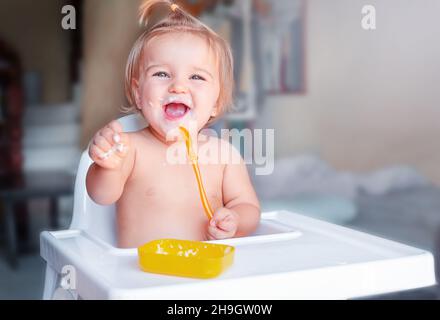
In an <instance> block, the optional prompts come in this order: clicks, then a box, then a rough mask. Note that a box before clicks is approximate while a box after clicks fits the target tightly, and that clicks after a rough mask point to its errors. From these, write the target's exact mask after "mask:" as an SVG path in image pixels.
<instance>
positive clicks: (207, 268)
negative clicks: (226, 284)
mask: <svg viewBox="0 0 440 320" xmlns="http://www.w3.org/2000/svg"><path fill="white" fill-rule="evenodd" d="M234 251H235V248H234V247H232V246H227V245H223V244H212V243H204V242H200V241H189V240H177V239H159V240H154V241H151V242H148V243H146V244H144V245H142V246H141V247H139V248H138V256H139V265H140V267H141V269H142V270H144V271H146V272H151V273H159V274H166V275H174V276H180V277H190V278H202V279H207V278H214V277H217V276H218V275H220V274H221V273H222V272H223V271H225V270H226V269H227V268H228V267H229V266H230V265H232V262H233V260H234Z"/></svg>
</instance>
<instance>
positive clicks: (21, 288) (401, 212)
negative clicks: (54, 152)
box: [0, 188, 440, 299]
mask: <svg viewBox="0 0 440 320" xmlns="http://www.w3.org/2000/svg"><path fill="white" fill-rule="evenodd" d="M357 204H358V207H359V214H358V216H357V218H356V219H355V220H353V221H352V222H351V223H350V224H349V225H348V227H350V228H354V229H357V230H360V231H365V232H369V233H373V234H376V235H378V236H382V237H385V238H388V239H391V240H396V241H399V242H403V243H407V244H409V245H413V246H416V247H420V248H423V249H427V250H430V251H431V252H437V251H438V250H437V248H439V247H440V246H439V245H440V242H437V240H436V239H437V238H438V235H439V232H438V231H439V230H440V229H439V228H440V214H439V212H440V189H437V188H418V189H416V190H406V191H400V192H396V193H393V194H389V195H386V196H369V195H361V196H360V197H358V199H357ZM60 207H61V215H60V224H61V226H62V228H67V226H68V225H69V222H70V213H71V212H72V211H71V199H69V198H67V199H64V200H63V201H62V203H61V205H60ZM46 209H47V204H46V203H45V202H44V201H35V202H33V203H32V204H31V212H30V213H31V214H30V218H31V225H32V232H31V241H30V242H31V243H33V244H34V245H33V246H31V248H30V249H29V250H28V252H24V253H22V254H21V255H20V267H19V269H18V270H15V271H13V270H11V269H10V267H9V265H8V264H7V262H6V259H5V248H4V239H1V238H0V299H40V298H41V296H42V292H43V284H44V267H45V265H44V262H43V260H42V259H41V258H40V256H39V252H38V243H39V240H38V237H39V233H40V232H41V231H43V230H45V229H46V228H47V226H48V224H49V220H48V216H47V215H46V214H41V212H43V213H44V212H46ZM438 240H440V239H438ZM368 299H440V289H439V287H438V286H436V287H430V288H424V289H418V290H412V291H407V292H399V293H393V294H387V295H381V296H375V297H368Z"/></svg>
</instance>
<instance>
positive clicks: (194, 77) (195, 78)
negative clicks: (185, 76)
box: [191, 74, 205, 81]
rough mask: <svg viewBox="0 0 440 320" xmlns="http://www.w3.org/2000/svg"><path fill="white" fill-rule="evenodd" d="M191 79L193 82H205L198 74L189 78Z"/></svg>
mask: <svg viewBox="0 0 440 320" xmlns="http://www.w3.org/2000/svg"><path fill="white" fill-rule="evenodd" d="M191 79H194V80H203V81H205V78H203V77H201V76H199V75H198V74H195V75H193V76H192V77H191Z"/></svg>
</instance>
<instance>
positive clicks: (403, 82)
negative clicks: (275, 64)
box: [262, 0, 440, 184]
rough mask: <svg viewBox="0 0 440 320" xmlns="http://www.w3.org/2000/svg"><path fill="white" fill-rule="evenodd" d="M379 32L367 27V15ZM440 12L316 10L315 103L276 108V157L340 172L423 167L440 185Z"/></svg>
mask: <svg viewBox="0 0 440 320" xmlns="http://www.w3.org/2000/svg"><path fill="white" fill-rule="evenodd" d="M364 4H372V5H374V6H375V7H376V10H377V29H376V30H375V31H364V30H363V29H361V27H360V21H361V8H362V6H363V5H364ZM439 14H440V2H439V1H436V0H423V1H412V0H386V1H379V0H374V1H373V0H371V1H368V2H365V1H358V0H356V1H355V0H338V1H327V0H311V1H307V26H306V29H307V30H306V41H307V44H306V45H307V49H306V50H307V51H306V55H307V61H306V70H307V71H306V72H307V93H306V94H305V95H302V96H274V97H270V98H269V99H268V100H267V105H266V109H265V111H264V114H263V115H262V117H263V118H265V119H267V120H266V121H263V124H264V125H265V126H267V127H273V128H275V129H276V145H275V147H276V155H277V156H280V157H281V156H288V155H293V154H297V153H300V152H304V151H307V152H308V151H312V152H317V153H318V154H320V155H321V156H322V157H323V158H324V159H325V160H327V161H329V162H330V163H331V164H332V165H334V166H335V167H336V168H338V169H344V170H355V171H365V170H371V169H376V168H380V167H383V166H386V165H392V164H410V165H415V166H416V168H417V169H419V170H420V171H421V172H422V173H423V174H425V175H426V176H428V177H429V178H430V179H432V180H433V181H435V182H436V183H438V184H440V168H439V164H440V139H438V137H440V90H439V89H440V87H439V84H440V59H439V57H440V41H438V35H439V34H440V22H439V20H438V15H439Z"/></svg>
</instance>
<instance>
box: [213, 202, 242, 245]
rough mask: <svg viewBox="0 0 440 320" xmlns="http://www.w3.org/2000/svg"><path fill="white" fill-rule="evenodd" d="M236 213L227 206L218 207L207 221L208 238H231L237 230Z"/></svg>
mask: <svg viewBox="0 0 440 320" xmlns="http://www.w3.org/2000/svg"><path fill="white" fill-rule="evenodd" d="M237 228H238V214H237V213H236V212H235V211H232V210H230V209H227V208H224V207H223V208H219V209H217V210H216V211H215V212H214V216H213V217H212V219H211V221H209V226H208V239H209V240H220V239H226V238H232V237H233V236H234V235H235V233H236V232H237Z"/></svg>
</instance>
